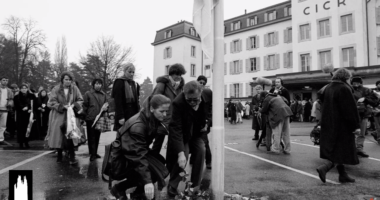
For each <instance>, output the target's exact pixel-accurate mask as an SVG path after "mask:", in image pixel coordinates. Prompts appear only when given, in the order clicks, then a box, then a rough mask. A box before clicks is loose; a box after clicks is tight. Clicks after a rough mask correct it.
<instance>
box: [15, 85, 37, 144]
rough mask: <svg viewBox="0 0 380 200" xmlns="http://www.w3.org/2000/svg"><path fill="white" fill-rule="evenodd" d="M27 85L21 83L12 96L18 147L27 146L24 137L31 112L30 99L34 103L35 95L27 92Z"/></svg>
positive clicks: (26, 138)
mask: <svg viewBox="0 0 380 200" xmlns="http://www.w3.org/2000/svg"><path fill="white" fill-rule="evenodd" d="M28 90H29V87H28V85H27V84H22V85H21V87H20V92H19V93H18V94H17V95H16V96H15V97H14V104H15V110H16V116H17V117H16V123H17V142H18V143H19V144H20V148H24V144H25V147H26V148H29V143H28V141H29V138H28V137H26V132H27V129H28V125H29V121H30V114H31V113H32V112H33V109H32V101H33V102H34V103H35V99H36V97H35V96H34V94H31V93H29V92H28Z"/></svg>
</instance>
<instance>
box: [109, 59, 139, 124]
mask: <svg viewBox="0 0 380 200" xmlns="http://www.w3.org/2000/svg"><path fill="white" fill-rule="evenodd" d="M134 75H135V66H134V65H133V64H132V63H128V64H127V65H126V66H125V68H124V76H123V77H120V78H118V79H116V80H115V82H114V84H113V88H112V98H113V99H114V101H115V124H114V130H115V131H117V130H118V129H119V128H120V127H121V126H123V124H124V122H126V121H127V120H128V119H129V118H131V117H132V116H133V115H135V114H136V113H138V112H139V109H140V105H139V96H140V85H139V84H138V83H136V82H135V81H134V80H133V77H134Z"/></svg>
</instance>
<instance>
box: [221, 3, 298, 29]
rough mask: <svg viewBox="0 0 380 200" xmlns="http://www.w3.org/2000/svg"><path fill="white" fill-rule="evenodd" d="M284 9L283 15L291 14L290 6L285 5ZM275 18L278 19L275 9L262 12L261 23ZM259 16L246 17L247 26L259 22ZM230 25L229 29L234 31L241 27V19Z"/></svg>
mask: <svg viewBox="0 0 380 200" xmlns="http://www.w3.org/2000/svg"><path fill="white" fill-rule="evenodd" d="M283 9H284V11H283V12H284V17H287V16H291V15H292V9H291V7H290V6H287V7H285V8H283ZM275 19H278V12H277V10H271V11H268V12H266V13H264V19H262V20H264V21H263V23H265V22H268V21H272V20H275ZM259 23H260V22H259V17H258V16H257V15H254V16H250V17H248V18H247V24H246V25H247V27H250V26H254V25H257V24H259ZM230 26H231V31H235V30H239V29H241V28H242V22H241V20H238V21H234V22H232V23H231V24H230ZM226 28H227V27H226V26H225V27H224V31H225V32H226Z"/></svg>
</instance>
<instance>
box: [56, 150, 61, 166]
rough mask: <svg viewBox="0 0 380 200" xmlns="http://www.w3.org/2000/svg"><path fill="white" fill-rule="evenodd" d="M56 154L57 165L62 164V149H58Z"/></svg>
mask: <svg viewBox="0 0 380 200" xmlns="http://www.w3.org/2000/svg"><path fill="white" fill-rule="evenodd" d="M57 152H58V156H57V163H61V162H62V149H58V150H57Z"/></svg>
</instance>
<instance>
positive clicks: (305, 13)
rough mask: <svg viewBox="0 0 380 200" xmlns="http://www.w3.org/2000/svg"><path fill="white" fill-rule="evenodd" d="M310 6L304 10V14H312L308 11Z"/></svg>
mask: <svg viewBox="0 0 380 200" xmlns="http://www.w3.org/2000/svg"><path fill="white" fill-rule="evenodd" d="M309 8H310V7H306V8H305V9H304V10H303V14H305V15H310V12H306V10H308V9H309Z"/></svg>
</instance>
